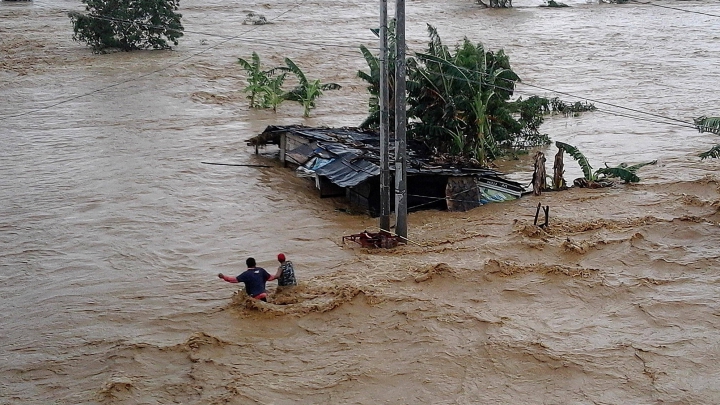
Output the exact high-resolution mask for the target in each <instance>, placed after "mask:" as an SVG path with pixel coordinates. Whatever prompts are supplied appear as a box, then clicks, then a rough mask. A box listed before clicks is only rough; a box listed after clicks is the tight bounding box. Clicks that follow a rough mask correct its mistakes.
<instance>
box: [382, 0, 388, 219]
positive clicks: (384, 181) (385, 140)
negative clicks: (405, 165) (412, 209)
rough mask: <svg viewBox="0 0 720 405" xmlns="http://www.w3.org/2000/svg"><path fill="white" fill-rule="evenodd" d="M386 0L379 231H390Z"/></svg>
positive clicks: (383, 38)
mask: <svg viewBox="0 0 720 405" xmlns="http://www.w3.org/2000/svg"><path fill="white" fill-rule="evenodd" d="M388 93H389V88H388V43H387V0H380V229H390V162H389V159H388V158H389V154H390V139H389V138H390V134H389V133H388V130H389V129H390V114H389V113H388V103H389V99H390V96H389V94H388Z"/></svg>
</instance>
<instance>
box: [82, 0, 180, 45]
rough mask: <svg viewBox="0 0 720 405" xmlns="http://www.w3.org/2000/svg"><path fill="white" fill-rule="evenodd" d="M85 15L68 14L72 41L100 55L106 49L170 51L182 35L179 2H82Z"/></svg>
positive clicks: (165, 0)
mask: <svg viewBox="0 0 720 405" xmlns="http://www.w3.org/2000/svg"><path fill="white" fill-rule="evenodd" d="M82 2H83V3H84V4H85V11H86V13H85V14H83V13H77V12H71V13H69V16H70V19H71V20H72V23H73V32H74V33H73V39H74V40H76V41H81V42H85V43H86V44H88V45H89V46H91V47H92V48H93V52H96V53H100V52H105V51H107V50H109V49H117V50H122V51H133V50H138V49H170V48H171V46H170V43H172V44H173V45H177V44H178V38H180V37H182V36H183V30H184V28H183V26H182V24H181V22H180V19H181V18H182V15H181V14H179V13H177V12H176V11H177V10H178V7H179V5H180V1H179V0H82Z"/></svg>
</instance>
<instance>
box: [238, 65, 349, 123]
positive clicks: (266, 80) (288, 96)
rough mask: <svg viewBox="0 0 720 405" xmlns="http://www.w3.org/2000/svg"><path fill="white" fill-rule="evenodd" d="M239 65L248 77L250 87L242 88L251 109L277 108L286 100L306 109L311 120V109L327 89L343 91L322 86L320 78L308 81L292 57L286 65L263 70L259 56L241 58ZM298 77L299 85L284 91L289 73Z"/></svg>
mask: <svg viewBox="0 0 720 405" xmlns="http://www.w3.org/2000/svg"><path fill="white" fill-rule="evenodd" d="M238 64H240V66H241V67H242V69H243V70H244V71H245V73H246V74H247V78H246V79H247V82H248V85H247V87H245V88H244V89H243V91H244V92H245V93H246V94H247V98H248V99H249V100H250V108H272V110H273V111H277V107H278V106H279V105H280V104H281V103H282V102H283V101H285V100H290V101H296V102H298V103H299V104H300V105H302V106H303V116H304V117H309V116H310V110H311V109H313V108H315V101H316V100H317V98H318V97H320V96H322V95H323V92H324V91H326V90H337V89H340V85H339V84H337V83H322V82H321V81H320V80H319V79H316V80H308V78H307V77H306V76H305V73H304V72H303V71H302V70H301V69H300V67H298V66H297V65H296V64H295V62H293V61H292V60H291V59H290V58H285V65H286V66H280V67H276V68H273V69H269V70H263V69H262V65H261V62H260V56H258V54H257V53H255V52H253V53H252V57H251V59H250V61H247V60H245V59H243V58H238ZM288 72H289V73H292V74H294V75H295V77H296V78H297V82H298V83H297V85H296V86H295V87H294V88H293V89H292V90H285V89H284V88H283V85H284V84H285V79H286V75H287V73H288Z"/></svg>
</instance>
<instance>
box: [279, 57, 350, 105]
mask: <svg viewBox="0 0 720 405" xmlns="http://www.w3.org/2000/svg"><path fill="white" fill-rule="evenodd" d="M285 64H286V65H287V68H288V70H289V71H290V72H292V73H294V74H295V76H297V79H298V82H299V84H298V85H297V86H296V87H295V88H294V89H293V90H291V91H290V92H288V93H287V94H286V95H285V99H286V100H290V101H297V102H298V103H300V104H301V105H302V106H303V108H304V112H303V116H304V117H306V118H307V117H309V116H310V110H311V109H313V108H315V100H316V99H317V98H318V97H320V96H322V95H323V91H326V90H338V89H340V88H341V86H340V85H339V84H337V83H322V82H320V79H317V80H313V81H309V80H308V79H307V77H305V73H303V71H302V70H300V68H299V67H298V66H297V65H296V64H295V62H293V61H292V60H290V58H285Z"/></svg>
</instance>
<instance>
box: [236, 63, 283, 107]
mask: <svg viewBox="0 0 720 405" xmlns="http://www.w3.org/2000/svg"><path fill="white" fill-rule="evenodd" d="M238 64H240V66H241V67H242V69H243V70H244V71H245V73H246V74H247V81H248V86H247V87H245V88H244V89H243V91H244V92H245V93H249V94H248V96H247V98H248V99H249V100H250V108H263V107H265V105H266V103H265V100H264V99H263V97H262V95H263V94H264V93H265V91H266V89H267V88H268V86H270V81H271V80H272V74H273V71H271V70H262V65H261V63H260V56H258V54H257V53H256V52H253V53H252V58H251V59H250V61H247V60H245V59H243V58H238ZM283 80H284V77H283ZM281 85H282V84H281ZM275 107H277V106H275Z"/></svg>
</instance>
